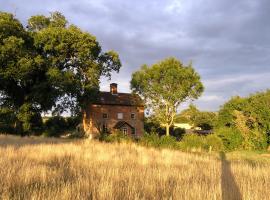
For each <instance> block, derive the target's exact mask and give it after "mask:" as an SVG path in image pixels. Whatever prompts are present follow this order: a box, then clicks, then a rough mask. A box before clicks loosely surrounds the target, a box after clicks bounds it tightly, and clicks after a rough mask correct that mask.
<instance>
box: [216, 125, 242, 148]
mask: <svg viewBox="0 0 270 200" xmlns="http://www.w3.org/2000/svg"><path fill="white" fill-rule="evenodd" d="M215 134H216V135H217V136H218V137H220V138H221V140H222V142H223V145H224V148H225V150H228V151H233V150H238V149H241V148H242V143H243V137H242V135H241V133H240V131H238V130H237V129H235V128H227V127H223V128H219V129H217V130H215Z"/></svg>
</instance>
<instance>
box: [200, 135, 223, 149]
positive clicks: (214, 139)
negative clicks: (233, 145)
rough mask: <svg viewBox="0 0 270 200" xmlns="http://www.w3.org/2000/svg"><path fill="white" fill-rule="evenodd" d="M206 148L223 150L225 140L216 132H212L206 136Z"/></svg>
mask: <svg viewBox="0 0 270 200" xmlns="http://www.w3.org/2000/svg"><path fill="white" fill-rule="evenodd" d="M204 147H205V149H206V150H209V149H210V147H211V148H212V150H214V151H223V150H224V146H223V142H222V140H221V138H220V137H218V136H217V135H216V134H210V135H207V136H206V137H205V146H204Z"/></svg>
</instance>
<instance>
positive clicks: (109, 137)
mask: <svg viewBox="0 0 270 200" xmlns="http://www.w3.org/2000/svg"><path fill="white" fill-rule="evenodd" d="M99 139H100V140H101V141H105V142H118V143H121V142H131V141H132V138H131V137H130V136H127V135H125V134H123V133H122V132H121V131H119V130H115V131H113V132H112V133H111V134H105V133H104V134H102V135H101V137H100V138H99Z"/></svg>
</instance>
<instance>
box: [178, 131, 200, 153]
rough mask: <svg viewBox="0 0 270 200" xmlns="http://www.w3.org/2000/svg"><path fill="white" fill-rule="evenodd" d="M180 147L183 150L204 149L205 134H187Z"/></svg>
mask: <svg viewBox="0 0 270 200" xmlns="http://www.w3.org/2000/svg"><path fill="white" fill-rule="evenodd" d="M180 147H181V149H183V150H191V149H202V148H204V147H205V141H204V136H200V135H197V134H195V133H191V134H185V135H184V137H183V138H182V140H181V142H180Z"/></svg>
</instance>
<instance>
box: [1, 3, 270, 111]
mask: <svg viewBox="0 0 270 200" xmlns="http://www.w3.org/2000/svg"><path fill="white" fill-rule="evenodd" d="M15 7H16V8H17V10H16V16H17V17H18V18H19V19H21V20H22V21H23V22H24V23H25V22H26V20H27V18H29V17H30V16H31V15H34V14H40V13H42V14H48V12H51V11H55V10H58V11H60V12H62V13H63V14H64V15H65V16H66V17H67V18H68V20H69V21H70V22H71V23H74V24H76V25H78V26H80V27H81V28H82V29H83V30H86V31H89V32H90V33H92V34H94V35H95V36H96V37H97V39H98V40H99V41H100V42H101V45H102V47H103V49H104V50H108V49H114V50H116V51H118V52H119V54H120V57H121V60H122V63H123V68H122V70H121V72H120V73H119V74H114V76H113V78H112V81H116V82H119V83H120V84H119V89H120V90H122V91H125V92H127V91H129V87H128V84H129V81H130V77H131V73H132V72H133V71H135V70H137V69H138V68H139V67H140V66H141V65H142V64H144V63H146V64H153V63H155V62H157V61H159V60H161V59H164V58H165V57H168V56H174V57H177V58H179V59H181V60H182V61H183V62H184V63H188V62H189V61H190V60H192V61H193V64H194V67H195V68H196V70H197V71H198V72H199V73H200V74H201V76H202V80H203V82H204V83H205V86H206V91H205V93H204V95H203V96H202V98H201V99H199V100H197V101H196V104H198V106H199V107H200V108H202V109H210V110H216V109H218V107H219V105H221V104H222V103H223V102H224V101H226V100H228V99H229V98H230V96H232V95H236V94H239V95H247V94H249V93H251V92H255V91H258V90H263V89H266V88H267V87H268V85H269V84H268V79H269V78H268V77H269V75H270V74H269V73H270V66H269V63H270V37H269V35H270V22H269V18H270V12H269V10H270V1H269V0H258V1H254V0H239V1H235V0H220V1H216V0H166V1H163V0H151V1H125V0H100V1H94V0H77V1H67V0H66V1H64V0H60V1H53V0H46V1H42V3H40V1H35V0H25V1H20V0H14V1H4V2H2V3H1V10H4V11H9V12H14V8H15ZM108 84H109V82H107V81H106V80H105V79H102V84H101V88H102V89H106V88H107V86H108Z"/></svg>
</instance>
